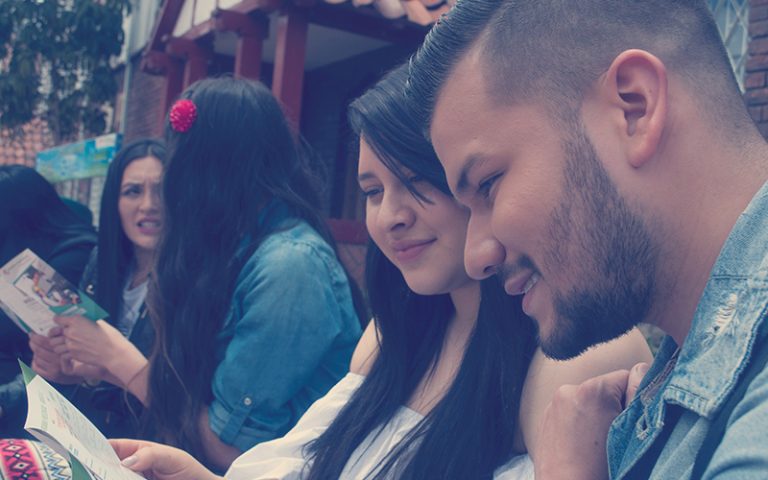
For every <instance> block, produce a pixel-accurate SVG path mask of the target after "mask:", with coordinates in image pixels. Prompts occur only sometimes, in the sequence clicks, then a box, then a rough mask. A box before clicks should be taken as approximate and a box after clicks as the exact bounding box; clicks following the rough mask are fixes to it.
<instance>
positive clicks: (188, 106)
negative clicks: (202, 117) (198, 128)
mask: <svg viewBox="0 0 768 480" xmlns="http://www.w3.org/2000/svg"><path fill="white" fill-rule="evenodd" d="M168 118H169V120H170V121H171V127H172V128H173V129H174V130H175V131H177V132H179V133H184V132H186V131H187V130H189V129H190V128H192V124H193V123H195V119H196V118H197V107H196V106H195V104H194V103H193V102H192V100H189V99H187V98H183V99H181V100H176V103H174V104H173V106H172V107H171V112H170V113H169V114H168Z"/></svg>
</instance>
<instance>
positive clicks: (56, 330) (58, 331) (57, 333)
mask: <svg viewBox="0 0 768 480" xmlns="http://www.w3.org/2000/svg"><path fill="white" fill-rule="evenodd" d="M62 332H63V330H62V329H61V327H53V328H52V329H50V330H48V338H54V337H58V336H60V335H61V334H62Z"/></svg>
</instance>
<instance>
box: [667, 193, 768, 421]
mask: <svg viewBox="0 0 768 480" xmlns="http://www.w3.org/2000/svg"><path fill="white" fill-rule="evenodd" d="M767 242H768V183H767V184H765V185H763V187H762V188H761V189H760V191H759V192H758V193H757V195H755V197H754V198H753V199H752V201H751V202H750V204H749V206H748V207H747V209H746V210H745V211H744V212H743V213H742V214H741V215H740V216H739V219H738V220H737V222H736V224H735V225H734V227H733V229H732V230H731V233H730V235H729V236H728V239H727V240H726V242H725V245H724V246H723V248H722V250H721V251H720V255H719V256H718V259H717V261H716V262H715V266H714V267H713V269H712V273H711V275H710V278H709V281H708V282H707V285H706V287H705V288H704V293H703V294H702V297H701V300H700V302H699V305H698V307H697V309H696V313H695V315H694V317H693V323H692V325H691V330H690V332H689V333H688V336H687V337H686V340H685V342H684V344H683V346H682V348H681V350H680V355H679V358H678V361H677V366H676V367H675V369H674V371H673V372H672V376H671V378H670V381H669V384H668V387H667V388H666V389H665V391H664V394H663V398H664V400H665V401H668V402H671V403H676V404H679V405H681V406H683V407H684V408H686V409H688V410H691V411H693V412H695V413H697V414H698V415H700V416H702V417H706V418H711V417H712V415H713V414H714V413H716V412H717V410H718V409H719V408H720V405H721V404H722V403H723V401H724V400H725V398H726V397H727V396H728V393H730V391H731V390H732V389H733V388H734V386H735V384H736V379H737V378H738V375H739V373H740V372H741V370H742V369H743V368H744V366H745V363H746V359H747V358H749V353H750V351H751V349H752V344H753V342H754V337H755V335H756V331H757V327H758V325H759V323H760V320H761V319H762V318H763V316H764V314H765V310H766V306H767V305H768V255H766V244H767ZM713 372H714V373H713Z"/></svg>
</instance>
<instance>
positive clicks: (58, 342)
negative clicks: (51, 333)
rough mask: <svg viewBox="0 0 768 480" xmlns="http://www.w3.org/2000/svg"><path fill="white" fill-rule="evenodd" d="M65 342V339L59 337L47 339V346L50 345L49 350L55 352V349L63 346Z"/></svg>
mask: <svg viewBox="0 0 768 480" xmlns="http://www.w3.org/2000/svg"><path fill="white" fill-rule="evenodd" d="M65 341H66V339H65V338H64V336H62V335H59V336H58V337H53V338H49V339H48V345H50V346H51V348H52V349H53V350H54V351H55V350H56V347H58V346H60V345H64V342H65Z"/></svg>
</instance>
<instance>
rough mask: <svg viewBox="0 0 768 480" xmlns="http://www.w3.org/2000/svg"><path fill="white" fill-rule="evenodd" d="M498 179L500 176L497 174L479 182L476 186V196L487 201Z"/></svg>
mask: <svg viewBox="0 0 768 480" xmlns="http://www.w3.org/2000/svg"><path fill="white" fill-rule="evenodd" d="M499 177H501V174H500V173H497V174H495V175H491V176H490V177H488V178H487V179H485V180H483V181H482V182H480V184H479V185H478V186H477V194H478V195H479V196H480V197H481V198H483V199H484V200H487V199H488V198H489V197H490V196H491V189H492V188H493V185H494V184H495V183H496V180H498V179H499Z"/></svg>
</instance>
